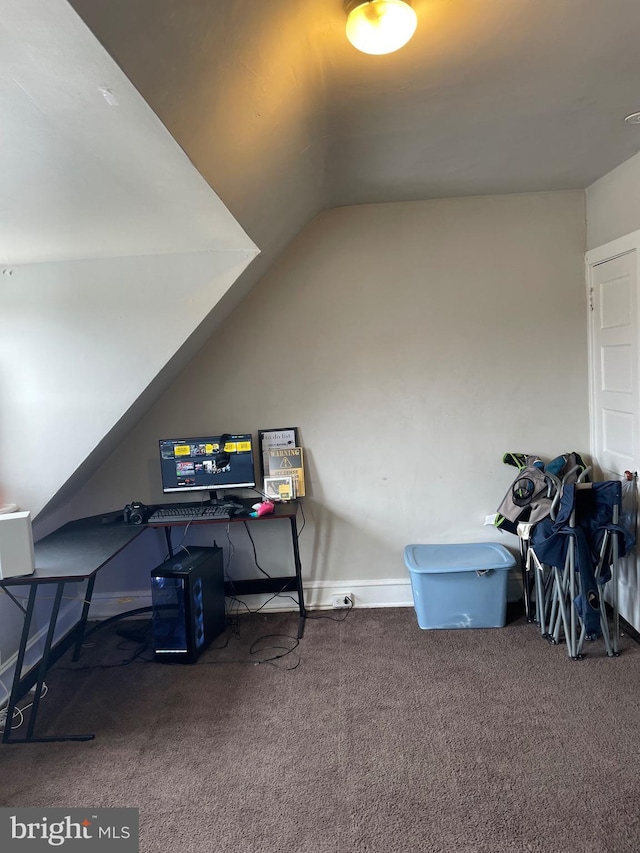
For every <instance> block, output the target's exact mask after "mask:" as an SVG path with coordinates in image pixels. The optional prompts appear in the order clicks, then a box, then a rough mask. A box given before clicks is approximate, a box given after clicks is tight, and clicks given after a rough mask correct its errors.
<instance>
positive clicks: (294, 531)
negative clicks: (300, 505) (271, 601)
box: [290, 515, 307, 640]
mask: <svg viewBox="0 0 640 853" xmlns="http://www.w3.org/2000/svg"><path fill="white" fill-rule="evenodd" d="M290 521H291V542H292V545H293V561H294V564H295V567H296V583H297V588H298V608H299V611H300V615H299V617H298V639H299V640H301V639H302V635H303V634H304V625H305V619H306V616H307V611H306V608H305V606H304V591H303V588H302V565H301V563H300V550H299V548H298V524H297V522H296V517H295V515H293V516H291V518H290Z"/></svg>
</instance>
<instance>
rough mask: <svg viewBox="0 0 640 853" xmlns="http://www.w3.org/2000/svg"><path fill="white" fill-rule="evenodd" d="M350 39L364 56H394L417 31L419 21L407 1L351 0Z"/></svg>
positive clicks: (349, 7)
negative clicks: (385, 54)
mask: <svg viewBox="0 0 640 853" xmlns="http://www.w3.org/2000/svg"><path fill="white" fill-rule="evenodd" d="M345 8H346V12H347V38H348V39H349V41H350V42H351V44H352V45H353V46H354V47H355V48H357V49H358V50H361V51H362V52H363V53H370V54H376V55H381V54H383V53H393V51H394V50H398V49H399V48H401V47H402V46H403V45H405V44H406V43H407V42H408V41H409V39H410V38H411V36H412V35H413V34H414V32H415V31H416V26H417V23H418V18H417V16H416V13H415V11H414V10H413V9H412V8H411V6H410V5H409V2H408V0H364V2H363V0H348V2H347V3H346V4H345Z"/></svg>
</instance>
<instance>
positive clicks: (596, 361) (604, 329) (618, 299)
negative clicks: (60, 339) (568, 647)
mask: <svg viewBox="0 0 640 853" xmlns="http://www.w3.org/2000/svg"><path fill="white" fill-rule="evenodd" d="M605 254H606V252H605ZM594 256H595V257H594ZM587 261H588V270H589V305H590V308H591V311H590V314H591V317H590V319H591V322H590V353H591V359H590V361H591V364H590V374H591V403H592V407H591V409H592V411H591V436H592V448H591V453H592V456H593V459H594V461H595V463H596V465H597V467H598V468H599V469H600V471H601V474H602V476H603V478H604V479H605V480H614V479H615V480H618V479H624V475H625V472H626V471H629V472H632V473H634V474H635V472H637V471H638V462H639V455H640V453H639V440H640V377H639V369H638V352H639V349H640V347H639V341H638V335H639V331H640V328H639V327H640V324H639V322H638V284H639V281H638V250H637V249H635V248H634V249H631V250H630V251H627V252H625V253H624V254H620V255H618V256H617V257H609V258H608V259H606V260H602V261H597V255H596V253H589V255H587ZM636 489H637V482H636V480H635V479H634V481H633V484H632V486H631V487H629V486H626V485H623V493H624V501H623V514H624V519H625V520H626V521H627V523H630V524H632V525H635V526H636V527H637V520H636V513H635V507H636V505H637V503H636V501H637V495H636ZM635 533H636V537H637V530H636V531H635ZM608 597H610V596H608ZM618 606H619V610H620V615H621V616H622V617H623V618H624V619H626V620H627V622H629V623H630V624H631V625H633V626H634V628H636V629H637V630H640V562H639V560H638V557H637V556H636V554H633V555H630V556H629V557H627V558H626V559H624V560H622V561H620V568H619V583H618Z"/></svg>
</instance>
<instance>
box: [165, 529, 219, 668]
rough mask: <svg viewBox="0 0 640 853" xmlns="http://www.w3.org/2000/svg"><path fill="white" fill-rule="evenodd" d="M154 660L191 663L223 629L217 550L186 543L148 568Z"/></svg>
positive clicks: (216, 548)
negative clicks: (187, 547)
mask: <svg viewBox="0 0 640 853" xmlns="http://www.w3.org/2000/svg"><path fill="white" fill-rule="evenodd" d="M151 603H152V606H153V617H152V625H153V645H154V650H155V659H156V660H157V661H165V662H171V663H194V662H195V661H196V660H197V659H198V656H199V655H200V653H201V652H203V651H204V649H205V648H206V647H207V645H208V644H209V643H210V642H211V640H212V639H213V638H214V637H216V636H218V634H221V633H222V631H224V628H225V608H224V574H223V567H222V548H218V547H216V546H214V547H213V548H201V547H194V546H189V550H188V552H187V551H182V552H181V553H180V554H179V555H178V556H175V557H172V558H171V559H169V560H167V561H166V562H164V563H162V565H160V566H158V567H157V568H155V569H154V570H153V571H152V572H151Z"/></svg>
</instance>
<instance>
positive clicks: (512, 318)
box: [68, 191, 588, 586]
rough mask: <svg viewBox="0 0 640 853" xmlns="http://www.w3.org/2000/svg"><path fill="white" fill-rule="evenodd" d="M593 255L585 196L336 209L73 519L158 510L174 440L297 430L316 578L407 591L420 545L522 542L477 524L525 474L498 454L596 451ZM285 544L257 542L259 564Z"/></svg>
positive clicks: (261, 288) (94, 483) (245, 567)
mask: <svg viewBox="0 0 640 853" xmlns="http://www.w3.org/2000/svg"><path fill="white" fill-rule="evenodd" d="M584 250H585V211H584V193H582V192H579V191H575V192H574V191H570V192H559V193H542V194H527V195H514V196H496V197H485V198H465V199H453V200H442V201H426V202H409V203H399V204H386V205H366V206H359V207H348V208H338V209H334V210H331V211H328V212H326V213H325V214H323V215H322V216H320V217H318V218H317V219H316V220H315V221H314V222H313V223H312V224H311V225H310V226H309V227H308V228H307V229H306V230H305V231H304V232H303V233H302V235H301V236H300V237H299V238H298V239H297V240H296V241H294V243H293V244H292V245H291V246H290V247H289V249H288V250H287V252H286V253H285V254H284V256H283V257H282V258H281V260H280V262H279V263H278V264H276V266H275V267H274V268H273V269H272V270H271V271H270V272H269V274H268V275H267V276H266V277H265V278H264V279H263V280H262V281H261V282H260V283H259V285H258V286H257V287H256V288H255V289H254V290H253V291H252V292H251V293H250V294H249V295H248V296H247V297H246V298H245V300H244V302H243V303H242V304H241V305H240V306H239V307H238V308H237V309H236V310H235V311H234V313H233V314H232V315H231V316H230V317H229V318H228V320H227V321H226V323H225V324H224V325H223V326H222V327H221V328H220V329H219V330H218V331H217V332H216V333H215V334H214V336H213V337H212V338H211V339H210V341H209V343H208V344H207V345H206V346H205V347H204V348H203V349H202V350H201V351H200V353H199V354H198V355H197V356H196V358H195V359H194V360H193V361H192V362H191V363H190V364H189V366H188V367H187V368H186V369H185V370H184V371H183V373H182V374H181V375H180V376H179V377H178V379H177V380H176V381H175V382H174V383H173V385H172V386H171V388H170V389H169V390H168V391H167V392H166V393H165V394H164V396H163V397H162V398H161V399H160V400H159V401H158V402H157V403H156V404H155V405H154V406H153V407H152V408H151V410H150V411H149V412H148V413H147V414H146V415H145V416H144V417H143V418H142V419H141V420H140V422H139V423H138V425H137V426H136V427H135V428H134V429H133V430H132V431H131V432H130V434H129V435H128V436H127V438H126V440H125V441H123V442H122V444H121V445H120V447H119V448H118V449H117V451H116V452H115V453H113V454H112V456H111V458H109V459H108V460H107V462H106V463H105V464H104V465H103V466H102V468H101V469H100V470H99V471H98V472H97V473H96V475H95V476H94V477H93V478H92V479H91V480H90V481H89V482H88V484H87V485H86V487H85V488H83V489H81V490H80V491H79V492H78V494H77V495H76V496H75V498H74V500H73V501H72V503H71V504H70V505H69V507H68V511H69V513H70V514H77V515H83V514H88V513H92V512H98V511H103V510H108V509H113V508H115V507H120V506H122V505H123V504H124V503H126V502H128V501H130V500H131V499H132V498H137V499H141V500H143V501H155V500H160V499H162V495H161V492H160V481H159V465H158V460H157V445H156V443H157V439H158V438H159V437H161V436H166V435H171V434H173V433H177V434H187V433H191V434H194V435H195V434H198V433H202V432H207V431H214V432H215V431H223V430H225V431H234V430H237V431H244V430H246V431H253V432H254V433H256V432H257V430H258V429H259V428H273V427H279V426H288V425H296V426H298V427H299V428H300V433H301V436H302V442H303V444H304V446H305V448H306V454H307V463H308V479H309V483H308V486H309V493H308V495H309V496H308V497H307V498H306V499H305V501H304V509H305V516H306V519H307V526H306V529H305V531H304V533H303V534H302V537H301V548H302V558H303V563H304V569H305V574H306V576H307V578H308V580H309V583H311V584H313V583H320V582H328V583H330V582H331V581H335V582H338V581H339V582H344V581H351V582H353V583H355V582H356V581H358V582H362V583H363V584H366V583H370V584H375V583H382V581H388V580H390V579H391V580H393V579H395V580H398V581H404V580H406V578H407V573H406V570H405V567H404V564H403V557H402V549H403V547H404V545H405V544H408V543H410V542H433V541H440V542H442V541H445V542H458V541H474V540H481V539H485V538H496V537H497V538H499V539H500V540H501V541H503V542H504V544H507V545H511V546H515V545H516V540H515V538H514V537H513V538H512V537H510V536H508V535H506V536H504V537H503V536H501V535H500V534H497V533H495V532H494V531H493V529H492V528H483V522H484V519H485V516H486V514H488V513H491V512H494V511H495V510H496V508H497V505H498V503H499V501H500V500H501V498H502V496H503V494H504V493H505V491H506V489H507V488H508V486H509V485H510V483H511V481H512V479H513V474H514V469H513V468H509V467H507V466H505V465H503V464H502V462H501V459H502V455H503V453H504V452H505V451H510V450H511V451H513V450H516V451H525V452H532V453H539V454H542V455H544V456H548V457H549V458H550V457H551V456H555V455H556V454H558V453H561V452H565V451H569V450H578V451H581V452H583V453H584V452H586V451H587V449H588V400H587V331H586V298H585V285H584ZM265 527H267V525H265ZM217 533H218V538H220V535H221V531H220V530H219V529H218V531H217ZM212 535H213V534H212ZM234 536H237V537H238V539H237V541H234V544H235V547H236V555H235V557H234V561H235V565H237V566H238V570H239V571H241V572H243V573H245V572H246V573H249V574H250V573H251V572H252V571H255V570H254V569H253V568H252V562H253V558H252V556H251V555H250V552H249V550H248V549H247V547H246V544H247V543H246V542H243V541H241V539H240V533H239V532H236V531H235V530H234ZM222 538H224V537H222ZM224 544H226V543H224ZM281 547H282V542H281V540H280V541H278V538H277V536H270V537H266V536H264V537H262V538H260V539H259V541H258V548H259V554H260V558H261V560H264V563H263V565H264V564H266V565H267V566H269V565H270V564H271V563H273V564H274V565H278V561H279V560H280V559H281ZM243 549H244V557H243ZM132 583H133V584H134V586H135V582H134V581H133V580H132Z"/></svg>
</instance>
